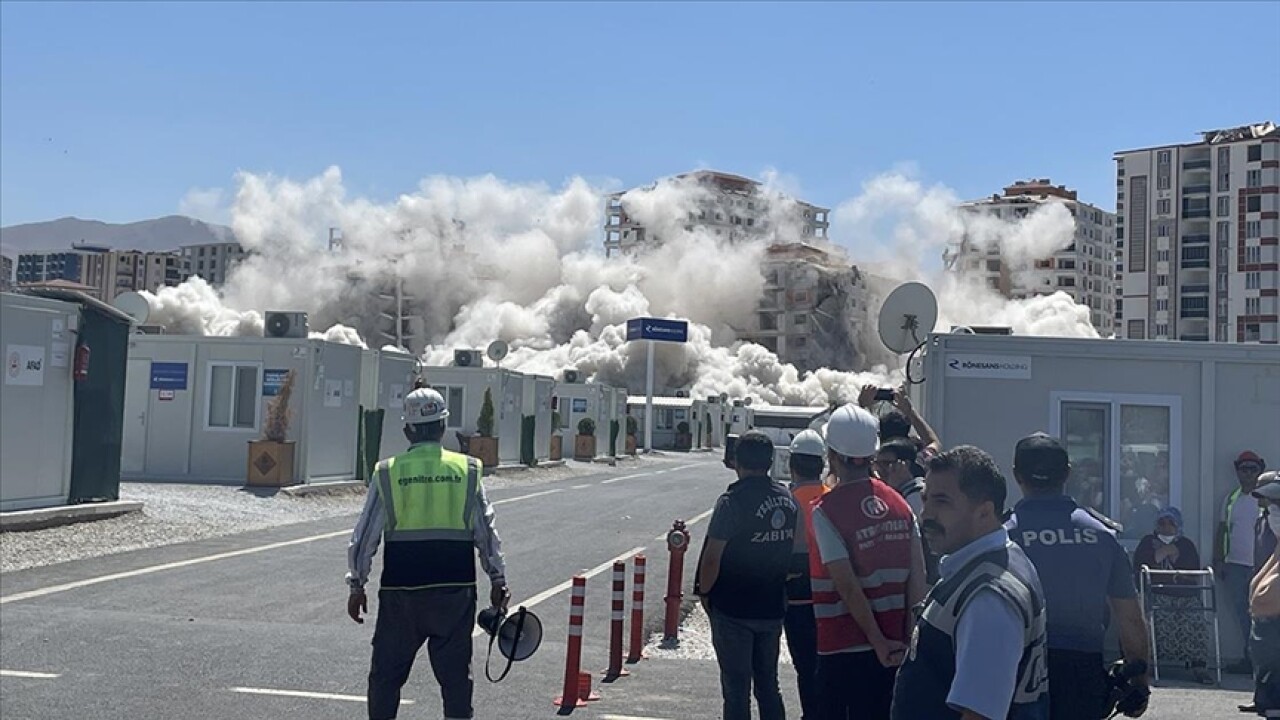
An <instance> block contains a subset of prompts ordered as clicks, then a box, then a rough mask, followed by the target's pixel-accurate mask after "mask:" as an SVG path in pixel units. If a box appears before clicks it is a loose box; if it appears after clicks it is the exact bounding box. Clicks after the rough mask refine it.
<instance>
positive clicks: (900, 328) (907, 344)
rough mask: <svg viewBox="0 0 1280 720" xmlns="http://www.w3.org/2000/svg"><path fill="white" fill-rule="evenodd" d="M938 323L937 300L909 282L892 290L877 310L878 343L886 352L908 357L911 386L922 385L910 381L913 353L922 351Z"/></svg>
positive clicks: (923, 289) (921, 286) (931, 293)
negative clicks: (887, 349)
mask: <svg viewBox="0 0 1280 720" xmlns="http://www.w3.org/2000/svg"><path fill="white" fill-rule="evenodd" d="M937 323H938V300H937V298H935V297H934V295H933V291H932V290H930V289H929V288H928V287H927V286H926V285H924V284H922V283H918V282H909V283H904V284H902V285H899V286H898V287H896V288H894V290H893V292H891V293H889V297H887V298H885V300H884V305H882V306H881V307H880V318H879V322H878V327H879V330H880V342H882V343H884V346H885V347H887V348H889V350H891V351H893V352H895V353H898V354H899V355H901V354H903V353H910V357H908V358H907V382H908V383H910V384H912V385H915V384H919V383H921V382H924V380H923V379H921V380H916V379H915V378H914V377H912V372H911V371H912V367H913V362H912V361H914V360H915V356H916V353H917V352H919V351H920V349H921V348H923V347H924V344H925V340H926V339H927V338H928V337H929V333H931V332H933V328H934V325H936V324H937Z"/></svg>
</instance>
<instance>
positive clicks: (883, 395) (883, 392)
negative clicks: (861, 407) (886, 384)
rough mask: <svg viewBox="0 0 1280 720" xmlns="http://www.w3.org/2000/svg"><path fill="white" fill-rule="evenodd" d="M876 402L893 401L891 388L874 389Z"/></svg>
mask: <svg viewBox="0 0 1280 720" xmlns="http://www.w3.org/2000/svg"><path fill="white" fill-rule="evenodd" d="M876 402H893V388H880V389H879V390H876Z"/></svg>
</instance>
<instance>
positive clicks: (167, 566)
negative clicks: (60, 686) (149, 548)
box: [0, 530, 351, 605]
mask: <svg viewBox="0 0 1280 720" xmlns="http://www.w3.org/2000/svg"><path fill="white" fill-rule="evenodd" d="M349 535H351V531H350V530H339V531H337V532H329V533H322V534H320V535H311V536H310V537H304V538H298V539H296V540H285V541H283V542H274V543H267V544H266V545H258V546H257V547H251V548H244V549H243V550H231V551H229V552H222V553H215V554H213V555H205V556H203V557H197V558H191V559H189V560H179V561H177V562H170V563H163V564H160V565H151V566H149V567H144V568H138V569H136V570H129V571H127V572H118V573H112V574H110V575H100V576H98V577H93V578H86V579H84V580H76V581H75V582H69V583H63V584H61V585H50V586H49V587H46V588H39V589H37V590H28V591H26V592H20V593H13V594H12V595H5V596H3V597H0V605H7V604H8V603H11V602H18V601H20V600H30V599H32V598H38V597H44V596H45V595H53V594H54V593H60V592H66V591H68V590H77V589H79V588H82V587H90V586H93V585H100V584H102V583H106V582H112V581H115V580H125V579H128V578H132V577H138V576H139V575H150V574H152V573H158V572H163V571H165V570H177V569H178V568H184V567H191V566H192V565H202V564H204V563H207V562H213V561H215V560H226V559H228V558H233V557H242V556H244V555H253V554H255V553H260V552H266V551H268V550H278V549H280V548H283V547H290V546H292V545H302V544H304V543H309V542H315V541H317V540H328V539H329V538H336V537H342V536H349Z"/></svg>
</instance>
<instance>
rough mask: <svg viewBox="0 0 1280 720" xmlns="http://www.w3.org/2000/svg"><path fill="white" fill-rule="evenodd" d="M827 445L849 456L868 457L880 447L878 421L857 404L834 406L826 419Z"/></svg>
mask: <svg viewBox="0 0 1280 720" xmlns="http://www.w3.org/2000/svg"><path fill="white" fill-rule="evenodd" d="M824 434H825V435H826V436H827V447H829V448H831V449H832V450H833V451H835V452H836V453H838V454H840V455H842V456H844V457H849V458H868V457H871V456H873V455H875V454H876V451H877V450H879V449H880V421H879V420H878V419H876V416H875V415H872V414H871V413H870V412H868V411H867V410H864V409H862V408H860V407H858V406H857V405H844V406H842V407H839V408H836V410H835V412H833V413H831V419H830V420H828V421H827V427H826V432H825V433H824Z"/></svg>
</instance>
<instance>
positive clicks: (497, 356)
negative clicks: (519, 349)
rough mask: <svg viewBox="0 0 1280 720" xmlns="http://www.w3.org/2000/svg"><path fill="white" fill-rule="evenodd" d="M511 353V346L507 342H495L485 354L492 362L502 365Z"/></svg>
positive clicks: (490, 344)
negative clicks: (503, 360)
mask: <svg viewBox="0 0 1280 720" xmlns="http://www.w3.org/2000/svg"><path fill="white" fill-rule="evenodd" d="M509 352H511V346H509V345H507V342H506V341H505V340H494V341H493V342H491V343H489V349H488V350H486V351H485V354H486V355H488V356H489V359H490V360H492V361H494V362H496V363H500V362H502V359H503V358H505V357H506V356H507V353H509Z"/></svg>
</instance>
